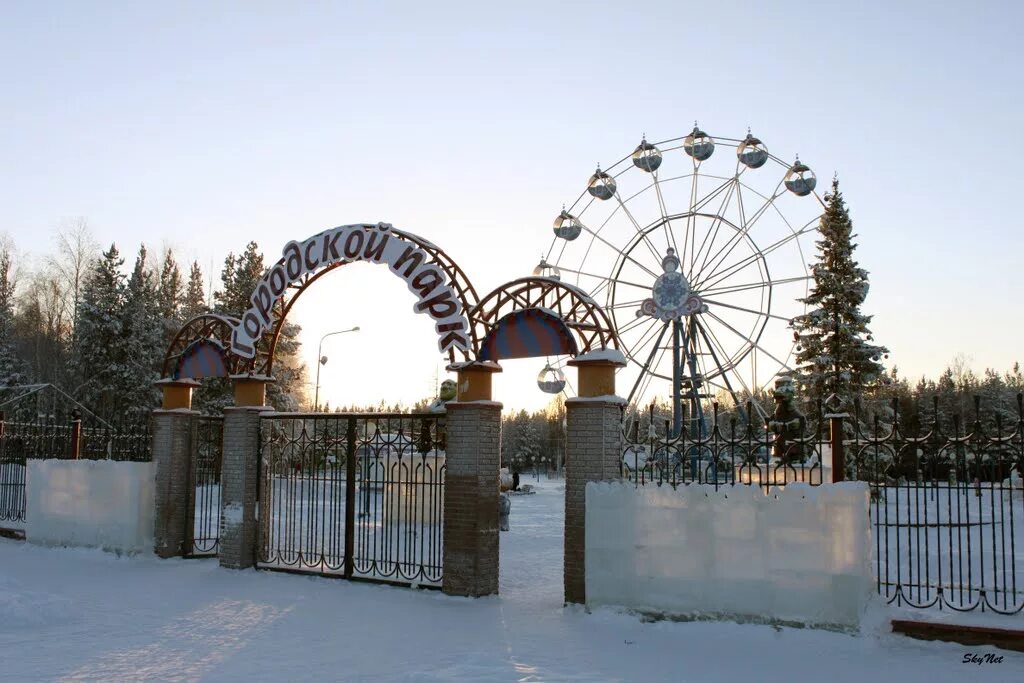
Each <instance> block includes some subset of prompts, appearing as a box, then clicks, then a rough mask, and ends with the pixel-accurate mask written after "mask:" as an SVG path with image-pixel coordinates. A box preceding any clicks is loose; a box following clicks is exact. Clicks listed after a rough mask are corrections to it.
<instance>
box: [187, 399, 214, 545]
mask: <svg viewBox="0 0 1024 683" xmlns="http://www.w3.org/2000/svg"><path fill="white" fill-rule="evenodd" d="M192 443H193V444H194V445H193V453H192V469H191V473H190V477H191V485H190V486H189V491H190V492H191V498H190V500H189V506H190V507H191V509H192V510H193V514H192V518H191V522H190V525H191V529H188V528H186V529H185V531H186V534H187V536H186V547H188V548H190V550H189V551H188V556H189V557H208V556H212V555H216V554H217V552H218V550H219V549H220V507H221V487H220V486H221V485H220V468H221V462H222V459H223V453H224V418H223V417H220V416H212V415H201V416H199V417H198V418H197V420H196V432H195V435H194V438H193V441H192ZM186 524H189V522H188V521H187V522H186Z"/></svg>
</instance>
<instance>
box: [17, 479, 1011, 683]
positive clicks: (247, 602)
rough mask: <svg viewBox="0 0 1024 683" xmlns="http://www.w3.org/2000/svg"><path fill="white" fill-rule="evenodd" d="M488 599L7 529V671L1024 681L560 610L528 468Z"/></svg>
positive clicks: (555, 568) (846, 642) (542, 514)
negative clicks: (15, 534)
mask: <svg viewBox="0 0 1024 683" xmlns="http://www.w3.org/2000/svg"><path fill="white" fill-rule="evenodd" d="M526 480H529V481H530V483H533V484H534V485H535V486H537V491H538V493H537V495H533V496H522V497H518V498H516V499H515V500H514V501H512V514H511V525H512V529H511V531H509V532H507V533H502V534H501V562H502V564H501V568H502V571H501V595H500V596H496V597H491V598H482V599H477V600H472V599H465V598H454V597H449V596H445V595H443V594H442V593H440V592H439V591H418V590H412V589H409V588H395V587H390V586H382V585H375V584H368V583H362V582H349V581H343V580H327V579H322V578H318V577H302V576H296V575H292V574H283V573H276V572H269V571H254V570H249V571H233V570H228V569H221V568H220V567H219V566H218V565H217V562H216V560H158V559H156V558H155V557H152V556H141V555H140V556H133V557H117V556H115V555H113V554H110V553H103V552H99V551H96V550H83V549H56V548H46V547H39V546H32V545H28V544H25V543H21V542H17V541H12V540H7V539H0V661H2V674H0V678H3V679H4V680H11V681H28V680H49V679H55V678H68V679H72V680H75V679H77V680H104V681H108V680H140V679H144V678H150V679H156V680H170V679H179V680H180V679H189V680H196V679H201V680H204V681H237V680H250V681H280V680H298V679H302V680H317V679H320V680H357V681H379V680H413V681H452V680H472V681H541V680H543V681H597V680H600V681H615V680H619V681H699V682H700V683H717V682H719V681H730V682H731V681H758V682H759V683H761V682H765V683H773V682H776V681H778V682H785V683H793V682H794V681H805V680H824V679H827V680H828V681H829V683H863V682H864V681H885V680H899V681H901V682H903V683H914V682H917V681H921V682H927V683H935V682H936V681H943V680H951V679H953V678H954V677H956V675H957V674H960V676H963V675H964V673H966V669H965V668H964V666H963V665H962V664H961V660H962V659H963V656H964V654H965V653H966V652H975V653H978V652H981V653H984V652H997V653H998V654H1001V655H1004V661H1003V663H1002V664H992V665H986V666H972V667H970V672H969V675H970V676H971V677H972V678H973V679H974V680H976V681H978V682H983V681H1012V680H1024V654H1022V653H1016V652H1003V651H998V650H996V649H994V648H990V647H982V646H971V647H968V646H964V645H957V644H952V643H939V642H924V641H916V640H911V639H908V638H904V637H902V636H896V635H893V634H891V633H889V630H890V629H889V628H888V625H887V623H881V622H880V623H879V625H878V627H877V628H876V629H873V630H871V631H868V632H865V633H863V634H862V635H859V636H851V635H846V634H840V633H834V632H829V631H818V630H808V629H792V628H785V627H783V628H774V627H770V626H764V625H756V624H737V623H731V622H721V623H717V622H705V621H696V622H681V623H680V622H671V621H662V622H655V623H649V622H647V621H645V620H643V619H640V618H638V617H636V616H634V615H631V614H628V613H625V612H621V611H616V610H612V609H608V608H600V609H595V610H593V612H592V613H590V614H588V613H586V611H585V610H583V609H582V608H579V607H569V608H564V607H563V606H562V519H563V515H564V502H563V494H562V489H563V488H564V487H562V485H561V482H558V481H547V480H543V479H542V480H541V481H540V482H535V481H533V479H532V478H526V477H524V481H526Z"/></svg>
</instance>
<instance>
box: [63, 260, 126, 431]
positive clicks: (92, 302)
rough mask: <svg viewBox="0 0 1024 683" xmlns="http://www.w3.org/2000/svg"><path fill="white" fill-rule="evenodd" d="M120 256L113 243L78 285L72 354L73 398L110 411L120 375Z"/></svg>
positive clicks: (122, 290)
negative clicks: (79, 294)
mask: <svg viewBox="0 0 1024 683" xmlns="http://www.w3.org/2000/svg"><path fill="white" fill-rule="evenodd" d="M123 265H124V259H122V258H121V255H120V254H119V253H118V251H117V247H116V246H115V245H113V244H112V245H110V249H108V250H107V251H105V252H103V255H102V256H101V257H100V258H99V259H97V260H96V261H95V263H94V264H93V267H92V269H91V270H90V271H88V272H87V274H86V276H85V280H84V282H83V284H82V292H81V299H80V301H79V306H78V315H77V319H76V320H75V338H74V348H73V351H72V353H73V356H72V365H73V373H74V374H73V378H74V381H75V382H76V383H77V384H78V387H77V391H76V392H75V393H76V394H77V397H78V398H79V400H81V401H82V402H83V403H85V404H86V405H89V406H95V407H96V408H97V409H102V407H106V408H107V409H108V412H112V410H113V405H112V404H113V402H114V401H115V400H116V391H117V385H118V381H117V380H118V378H119V376H120V375H122V374H123V373H122V370H123V368H122V367H121V354H120V350H121V346H122V345H121V340H122V338H123V337H122V327H121V325H122V316H121V311H122V308H123V306H124V298H125V277H124V274H123V273H122V272H121V266H123Z"/></svg>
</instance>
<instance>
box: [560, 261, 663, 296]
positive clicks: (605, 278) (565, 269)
mask: <svg viewBox="0 0 1024 683" xmlns="http://www.w3.org/2000/svg"><path fill="white" fill-rule="evenodd" d="M558 269H559V270H561V271H562V272H565V273H574V274H575V275H583V276H586V277H592V278H594V279H595V280H601V281H602V282H604V283H611V282H615V283H618V284H620V285H629V286H630V287H636V288H638V289H643V290H645V291H650V289H651V286H650V285H642V284H640V283H638V282H630V281H629V280H622V279H619V278H613V277H608V276H607V275H598V274H597V273H588V272H586V271H583V270H574V269H572V268H568V267H563V266H559V267H558ZM604 286H607V284H606V285H604ZM590 296H591V298H593V297H594V294H593V293H591V294H590Z"/></svg>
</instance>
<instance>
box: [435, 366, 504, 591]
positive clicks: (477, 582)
mask: <svg viewBox="0 0 1024 683" xmlns="http://www.w3.org/2000/svg"><path fill="white" fill-rule="evenodd" d="M491 366H493V367H492V369H491V370H489V371H487V370H482V369H481V367H485V366H481V365H479V364H474V365H473V366H472V367H469V366H466V367H461V368H457V369H459V396H460V398H461V399H463V400H462V401H458V402H451V403H449V404H448V405H447V406H446V408H447V413H448V415H447V417H446V418H445V422H446V427H445V429H446V431H447V439H448V443H447V449H446V455H447V458H446V465H445V484H444V577H443V580H442V583H441V588H442V590H443V591H444V592H445V593H448V594H449V595H466V596H472V597H478V596H481V595H494V594H496V593H497V592H498V498H499V494H498V487H499V484H498V470H499V469H500V467H501V452H500V444H501V404H500V403H494V402H492V401H489V400H486V399H489V398H490V374H491V373H493V372H498V371H500V368H498V366H497V364H491ZM481 381H482V382H485V383H486V388H484V387H482V386H481V385H480V382H481ZM466 396H477V397H478V400H476V401H465V399H464V398H463V397H466Z"/></svg>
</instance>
